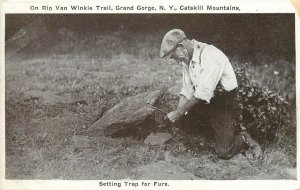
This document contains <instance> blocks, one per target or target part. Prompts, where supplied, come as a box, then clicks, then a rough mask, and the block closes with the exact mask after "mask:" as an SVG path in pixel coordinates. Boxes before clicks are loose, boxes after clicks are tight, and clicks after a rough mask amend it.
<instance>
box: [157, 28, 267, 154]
mask: <svg viewBox="0 0 300 190" xmlns="http://www.w3.org/2000/svg"><path fill="white" fill-rule="evenodd" d="M160 57H161V58H163V59H165V61H168V60H169V59H174V60H175V61H177V62H178V63H180V64H181V65H182V73H183V77H182V78H183V86H182V90H181V92H180V100H179V103H178V107H177V109H176V110H175V111H172V112H170V113H169V114H168V115H167V118H168V119H169V120H170V121H171V122H173V123H174V122H176V121H178V120H179V119H181V118H183V117H185V115H187V114H189V113H192V112H194V113H193V114H197V115H199V118H205V119H207V120H208V121H209V124H210V126H211V128H212V130H213V131H214V134H215V151H216V153H217V154H218V156H220V157H221V158H223V159H230V158H231V157H233V156H234V155H236V154H238V153H242V152H245V151H248V152H250V153H251V155H252V156H253V157H254V158H259V157H261V156H262V151H261V148H260V146H259V144H258V143H256V142H255V141H254V140H253V139H252V138H251V137H250V135H249V134H248V133H247V132H246V131H237V130H236V126H235V124H236V121H237V119H238V117H239V116H240V113H241V109H240V107H239V100H238V96H237V87H238V84H237V79H236V76H235V73H234V71H233V68H232V65H231V63H230V62H229V60H228V58H227V56H226V55H225V54H224V53H223V52H222V51H221V50H219V49H217V48H216V47H214V46H213V45H208V44H206V43H202V42H198V41H196V40H190V39H188V38H186V36H185V33H184V32H183V31H182V30H180V29H173V30H171V31H169V32H168V33H167V34H166V35H165V36H164V38H163V41H162V44H161V49H160ZM217 85H218V87H219V86H220V87H221V88H222V90H223V93H220V94H219V95H216V88H217Z"/></svg>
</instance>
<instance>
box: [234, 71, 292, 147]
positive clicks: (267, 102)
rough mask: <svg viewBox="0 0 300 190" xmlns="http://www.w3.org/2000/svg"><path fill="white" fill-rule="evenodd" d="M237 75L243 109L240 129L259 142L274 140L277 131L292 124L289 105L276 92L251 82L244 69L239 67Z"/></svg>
mask: <svg viewBox="0 0 300 190" xmlns="http://www.w3.org/2000/svg"><path fill="white" fill-rule="evenodd" d="M235 73H236V75H237V80H238V82H239V90H238V96H239V98H240V101H241V103H240V106H241V108H242V113H241V115H240V118H239V123H238V125H239V127H240V128H241V129H247V131H249V132H250V133H251V134H252V136H253V137H254V138H256V139H257V140H259V141H262V140H268V141H272V140H274V138H275V137H276V135H277V131H278V130H279V129H280V128H282V127H287V126H290V123H291V122H292V118H291V115H290V112H289V103H288V102H287V101H285V99H284V98H283V97H281V96H279V95H278V94H276V93H275V92H273V91H271V90H269V89H268V88H263V87H260V86H259V85H258V83H256V81H253V80H250V79H249V74H248V73H247V72H246V71H245V69H244V68H240V67H237V68H236V69H235Z"/></svg>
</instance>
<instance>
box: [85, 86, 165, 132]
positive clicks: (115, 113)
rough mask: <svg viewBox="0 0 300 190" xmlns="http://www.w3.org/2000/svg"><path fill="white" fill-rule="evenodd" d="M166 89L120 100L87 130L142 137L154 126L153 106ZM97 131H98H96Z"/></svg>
mask: <svg viewBox="0 0 300 190" xmlns="http://www.w3.org/2000/svg"><path fill="white" fill-rule="evenodd" d="M165 93H166V90H164V89H163V90H156V91H152V92H145V93H142V94H138V95H136V96H132V97H129V98H126V99H124V100H122V101H121V102H120V103H118V104H117V105H115V106H114V107H113V108H111V109H110V110H108V111H107V112H106V113H105V114H104V115H103V117H102V118H100V119H99V120H98V121H96V122H95V123H93V124H92V125H91V126H90V128H89V131H90V132H93V133H94V134H104V135H105V136H111V137H126V136H136V137H140V138H144V137H145V136H146V135H148V134H150V133H151V132H152V131H153V128H154V127H156V123H155V119H154V111H155V109H153V108H152V107H151V105H152V106H153V105H154V104H155V103H156V102H157V101H158V100H159V99H160V98H161V97H162V96H163V95H164V94H165ZM96 131H98V132H96Z"/></svg>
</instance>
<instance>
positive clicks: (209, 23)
mask: <svg viewBox="0 0 300 190" xmlns="http://www.w3.org/2000/svg"><path fill="white" fill-rule="evenodd" d="M37 17H40V18H41V19H43V20H44V23H45V24H46V26H47V28H48V30H57V29H59V28H61V27H67V28H69V29H72V30H75V31H83V32H84V31H89V32H90V31H94V32H97V33H101V32H109V31H119V30H123V31H126V32H143V33H150V34H151V32H154V31H161V32H166V31H168V30H170V29H172V28H180V29H182V30H184V31H185V33H186V35H187V37H188V38H194V39H196V40H199V41H203V42H207V43H210V44H214V45H215V46H217V47H220V48H221V49H222V50H223V51H224V52H226V53H227V54H229V55H239V56H242V57H245V58H251V57H253V56H255V55H257V54H258V53H261V54H267V55H270V56H272V57H273V58H277V57H278V58H285V59H287V60H294V59H295V20H294V19H295V15H294V14H122V15H121V14H76V15H75V14H60V15H44V14H43V15H30V14H24V15H18V14H14V15H11V14H7V15H6V30H5V31H6V36H5V38H6V39H9V38H10V37H11V36H12V35H13V34H15V33H16V32H17V31H18V30H19V29H21V28H22V27H23V26H25V25H27V24H29V23H30V22H31V21H32V20H33V19H34V18H37ZM129 34H130V33H129Z"/></svg>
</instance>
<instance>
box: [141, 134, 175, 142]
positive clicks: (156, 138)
mask: <svg viewBox="0 0 300 190" xmlns="http://www.w3.org/2000/svg"><path fill="white" fill-rule="evenodd" d="M171 138H172V136H171V135H170V134H168V133H151V134H150V135H149V136H148V137H147V138H146V139H145V140H144V143H145V144H149V145H163V144H165V143H166V142H167V141H168V140H170V139H171Z"/></svg>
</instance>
